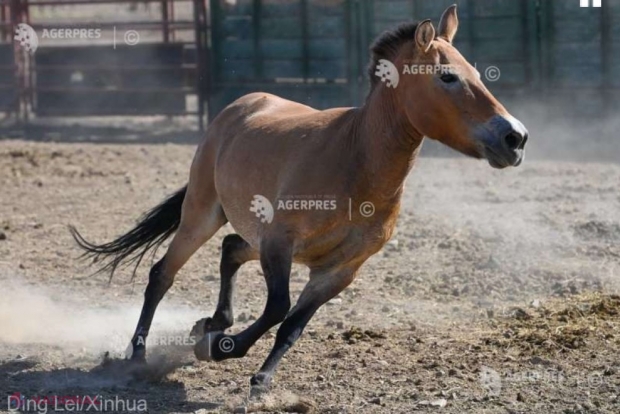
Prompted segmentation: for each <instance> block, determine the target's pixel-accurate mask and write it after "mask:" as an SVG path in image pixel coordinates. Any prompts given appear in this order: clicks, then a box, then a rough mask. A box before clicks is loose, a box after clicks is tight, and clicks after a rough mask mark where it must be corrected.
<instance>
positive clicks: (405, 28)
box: [368, 22, 418, 91]
mask: <svg viewBox="0 0 620 414" xmlns="http://www.w3.org/2000/svg"><path fill="white" fill-rule="evenodd" d="M417 28H418V23H417V22H408V23H402V24H400V25H399V26H397V27H396V28H394V29H392V30H388V31H385V32H383V33H382V34H381V35H380V36H379V37H378V38H377V39H376V40H375V41H374V43H373V44H372V46H371V47H370V64H369V65H368V77H369V79H370V90H371V91H372V90H373V89H374V87H375V85H376V84H377V83H380V82H381V81H380V80H379V78H378V77H376V76H375V70H376V68H377V65H378V64H379V59H386V60H390V61H392V60H394V58H395V57H396V55H397V54H398V50H399V49H400V47H401V46H402V45H403V44H405V43H407V42H413V41H414V39H415V31H416V29H417Z"/></svg>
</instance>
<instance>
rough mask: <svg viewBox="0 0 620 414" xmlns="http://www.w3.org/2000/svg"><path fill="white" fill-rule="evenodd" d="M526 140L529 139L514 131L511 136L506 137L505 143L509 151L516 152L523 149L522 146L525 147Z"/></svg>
mask: <svg viewBox="0 0 620 414" xmlns="http://www.w3.org/2000/svg"><path fill="white" fill-rule="evenodd" d="M526 139H527V137H524V136H523V135H521V134H519V133H518V132H516V131H513V132H511V133H510V134H508V135H506V137H505V138H504V142H505V143H506V146H507V147H508V148H509V149H511V150H516V149H520V148H522V146H523V145H525V141H526Z"/></svg>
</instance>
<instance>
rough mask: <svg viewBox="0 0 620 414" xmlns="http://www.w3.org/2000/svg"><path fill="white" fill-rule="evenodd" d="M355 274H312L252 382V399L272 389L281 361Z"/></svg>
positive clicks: (351, 271) (349, 270)
mask: <svg viewBox="0 0 620 414" xmlns="http://www.w3.org/2000/svg"><path fill="white" fill-rule="evenodd" d="M356 271H357V267H351V268H343V269H339V270H337V271H318V272H315V271H311V272H310V281H309V282H308V284H307V285H306V287H305V288H304V290H303V291H302V292H301V295H300V296H299V300H298V301H297V304H296V305H295V307H294V308H293V310H291V312H290V313H289V315H288V316H287V317H286V319H285V320H284V322H283V323H282V325H281V326H280V328H279V329H278V334H277V335H276V341H275V344H274V346H273V348H272V350H271V352H270V353H269V356H268V357H267V359H266V360H265V363H264V364H263V365H262V367H261V368H260V370H259V371H258V373H257V374H256V375H254V376H253V377H252V379H251V380H250V385H251V390H250V396H257V395H261V394H263V393H264V392H266V391H267V390H268V389H269V385H270V383H271V379H272V378H273V375H274V373H275V370H276V368H277V366H278V364H279V362H280V360H281V359H282V357H283V356H284V354H285V353H286V352H287V351H288V350H289V349H290V348H291V347H292V346H293V344H294V343H295V342H296V341H297V339H299V337H300V336H301V334H302V332H303V330H304V328H305V327H306V325H307V324H308V322H309V321H310V319H311V318H312V316H313V315H314V313H315V312H316V311H317V310H318V309H319V308H320V307H321V306H322V305H323V304H325V303H326V302H327V301H329V300H330V299H332V298H333V297H335V296H336V295H338V294H339V293H340V292H341V291H342V290H343V289H344V288H346V287H347V286H348V285H349V284H350V283H351V282H352V281H353V280H354V279H355V275H356Z"/></svg>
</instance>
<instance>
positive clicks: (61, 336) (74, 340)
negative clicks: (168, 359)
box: [0, 278, 204, 357]
mask: <svg viewBox="0 0 620 414" xmlns="http://www.w3.org/2000/svg"><path fill="white" fill-rule="evenodd" d="M3 279H4V280H2V281H1V284H2V290H3V300H2V301H0V326H1V327H2V329H0V342H4V343H6V344H10V345H11V344H12V345H19V344H42V345H51V346H58V347H62V349H64V350H65V351H67V352H74V351H80V352H81V353H86V354H92V355H101V354H103V353H105V352H109V353H110V355H113V356H117V357H123V356H124V353H125V350H126V348H127V346H128V345H129V340H130V339H131V336H132V334H133V330H134V329H135V324H136V321H137V320H138V317H139V315H140V307H138V306H137V305H132V306H130V305H127V304H118V305H116V306H114V305H109V301H106V303H108V305H107V306H105V307H103V306H93V304H92V302H88V301H87V300H85V299H84V298H83V297H82V298H79V295H77V294H76V295H75V296H74V297H72V296H71V295H67V294H66V293H63V292H60V291H56V290H54V289H52V288H50V287H43V286H41V285H31V284H27V283H26V282H23V281H20V280H19V279H8V278H3ZM202 316H204V315H201V314H200V313H199V312H198V311H197V310H195V309H194V310H191V309H190V308H188V307H181V306H175V305H171V304H170V303H166V301H164V302H163V303H162V304H161V305H160V307H159V308H158V309H157V315H156V318H155V321H154V324H153V327H152V329H151V332H150V335H149V339H148V340H147V346H150V345H168V344H169V345H179V346H182V345H187V344H189V341H188V339H187V337H188V334H189V330H190V329H191V326H192V324H193V322H194V321H195V320H197V319H200V317H202ZM185 326H187V329H185V330H182V331H180V330H179V329H180V328H181V327H185ZM151 338H152V341H151ZM189 349H191V347H190V348H189Z"/></svg>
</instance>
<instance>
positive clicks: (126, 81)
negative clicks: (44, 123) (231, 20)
mask: <svg viewBox="0 0 620 414" xmlns="http://www.w3.org/2000/svg"><path fill="white" fill-rule="evenodd" d="M147 3H158V4H160V5H161V18H160V19H159V20H157V21H155V20H149V21H143V20H138V21H127V20H125V21H122V19H118V20H117V19H113V20H112V21H103V22H101V21H100V22H98V23H89V24H84V23H83V22H82V21H81V20H82V19H75V18H74V19H73V20H71V19H68V20H67V21H53V22H41V21H38V20H37V19H36V18H31V16H32V15H33V14H34V13H32V11H33V10H36V9H37V8H40V7H50V6H55V7H66V6H70V7H71V10H78V9H80V8H82V9H83V8H84V6H89V7H91V8H93V7H98V6H99V7H100V6H102V5H117V6H118V5H122V4H126V5H131V4H134V5H137V4H141V5H144V4H147ZM175 3H188V4H191V5H193V10H192V12H193V16H192V18H190V19H186V20H178V19H175V18H174V10H175V8H174V5H175ZM0 6H2V7H0V12H2V18H3V20H2V22H0V29H1V30H0V35H2V36H1V37H3V38H4V39H5V41H6V40H7V38H8V41H9V42H12V37H13V33H14V32H15V29H16V28H17V27H18V25H19V24H27V25H28V26H29V27H30V28H31V29H29V30H33V32H34V33H35V36H36V34H37V33H38V34H39V35H38V36H37V41H38V48H37V49H36V52H35V53H34V54H29V53H27V51H26V50H24V48H23V47H20V46H19V45H18V42H14V45H15V51H14V50H13V45H11V43H8V44H7V45H0V74H1V75H8V71H9V70H11V66H13V69H12V73H11V76H2V78H0V88H2V90H3V91H4V90H8V91H10V92H11V93H13V94H15V93H16V94H17V96H18V99H17V103H15V99H13V97H12V95H11V93H7V94H6V95H5V94H2V97H1V98H0V111H1V110H4V109H3V108H7V107H9V106H10V105H13V107H12V110H11V112H16V113H18V115H19V117H20V118H21V119H22V120H26V119H27V117H28V115H29V114H34V115H36V116H38V117H47V116H71V117H78V116H103V115H122V116H133V115H197V116H198V119H199V122H200V128H201V129H202V128H203V124H202V122H203V119H204V116H203V114H204V103H205V100H206V98H205V96H204V92H205V90H206V86H205V84H206V81H205V79H206V78H208V67H207V60H206V53H207V50H208V48H207V23H208V22H207V10H206V5H205V1H204V0H141V1H140V2H139V3H138V2H134V1H128V0H0ZM88 13H89V11H86V12H85V13H84V14H85V16H86V17H87V18H93V17H95V16H89V15H88ZM90 13H92V11H90ZM6 16H9V18H6ZM114 17H115V16H114ZM68 28H69V29H70V30H75V31H80V30H84V31H92V30H99V31H105V32H106V33H109V32H113V34H114V38H113V44H112V42H111V41H108V39H105V40H106V41H103V42H97V41H96V40H94V41H85V42H67V43H68V44H65V43H62V42H56V44H46V43H44V42H42V41H43V40H45V39H43V38H41V34H42V33H43V34H45V33H50V31H53V30H67V29H68ZM180 31H185V32H189V33H192V34H193V38H192V39H190V40H183V39H181V40H178V39H175V35H176V34H177V33H179V32H180ZM117 32H118V33H120V35H121V36H120V39H118V41H117ZM130 32H131V33H132V36H133V37H132V38H131V40H132V41H131V42H130V41H129V40H130V39H129V38H128V37H125V38H123V36H122V34H123V33H124V34H125V35H127V34H128V33H130ZM145 32H149V33H153V32H154V33H157V34H158V37H159V38H155V37H151V38H148V39H143V38H142V39H141V37H140V33H145ZM7 33H8V36H7ZM134 40H135V41H134ZM97 43H99V44H97ZM11 56H15V57H17V58H18V59H17V61H16V62H15V61H11ZM11 79H12V80H11ZM5 81H7V84H5ZM15 88H17V91H16V90H15ZM192 95H193V96H196V99H195V102H196V103H195V105H194V106H195V107H194V108H190V107H189V106H188V97H189V96H192Z"/></svg>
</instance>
